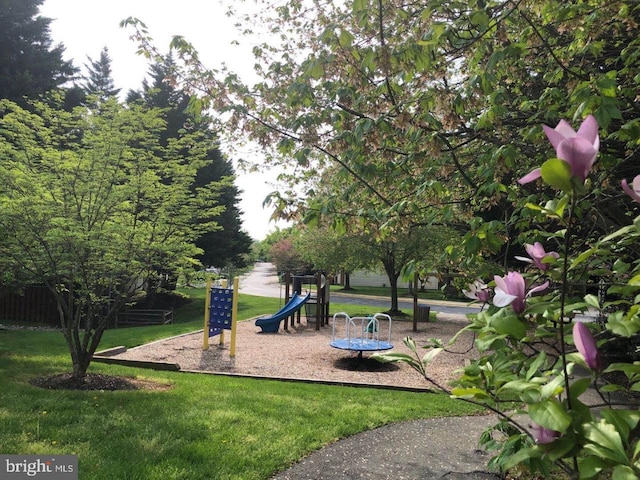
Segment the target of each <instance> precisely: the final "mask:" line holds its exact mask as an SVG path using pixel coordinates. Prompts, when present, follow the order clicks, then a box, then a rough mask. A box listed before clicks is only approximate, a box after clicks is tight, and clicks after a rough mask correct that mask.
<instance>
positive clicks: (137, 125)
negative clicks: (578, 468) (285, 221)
mask: <svg viewBox="0 0 640 480" xmlns="http://www.w3.org/2000/svg"><path fill="white" fill-rule="evenodd" d="M0 118H1V122H0V172H1V175H2V178H3V179H4V181H3V185H2V187H1V188H0V205H1V209H0V232H1V235H0V237H1V238H0V259H1V260H0V261H1V262H2V266H3V270H4V271H14V272H20V276H21V278H23V279H24V281H25V282H27V281H30V282H37V283H41V284H44V285H46V286H47V287H48V288H49V290H50V291H51V293H52V294H53V295H54V296H55V298H56V301H57V307H58V312H59V316H60V326H61V327H62V332H63V333H64V336H65V339H66V341H67V344H68V346H69V351H70V354H71V360H72V363H73V375H74V377H76V378H78V379H81V378H82V377H83V376H84V375H85V374H86V371H87V368H88V367H89V364H90V362H91V359H92V356H93V354H94V352H95V351H96V348H97V347H98V344H99V342H100V339H101V337H102V334H103V332H104V330H105V328H107V326H108V325H110V324H112V323H113V321H114V319H115V317H116V315H117V312H118V311H119V310H120V308H121V307H122V306H123V305H125V304H126V303H127V302H129V301H131V300H132V299H133V298H135V297H136V296H137V295H138V294H139V292H140V290H141V289H143V288H144V287H147V286H148V285H154V284H156V283H157V282H158V278H157V276H158V272H160V271H162V269H160V268H159V266H161V267H162V268H163V269H166V270H168V271H177V270H179V269H180V268H191V267H193V266H194V265H196V264H197V261H196V260H195V256H196V255H197V254H198V253H199V252H198V249H197V248H196V247H195V245H194V243H193V242H194V239H195V238H196V237H197V235H198V234H199V232H200V230H201V228H202V227H206V225H203V224H202V223H199V220H200V218H201V216H205V217H211V216H214V215H215V214H216V213H217V207H215V206H214V205H212V202H211V199H212V197H211V196H209V195H201V193H203V192H201V191H198V192H194V191H193V190H192V189H191V185H192V183H193V179H194V177H195V175H196V172H197V170H198V168H199V167H200V166H201V165H202V164H203V163H204V162H205V161H206V158H205V156H204V155H203V151H199V150H198V148H195V147H194V148H192V149H190V150H189V152H190V153H189V157H188V158H186V157H185V156H184V154H183V152H184V144H183V143H182V142H181V141H175V142H170V144H169V145H167V147H166V148H163V147H162V146H160V144H159V142H158V137H159V134H160V132H161V131H162V129H163V128H164V122H163V120H162V119H161V118H160V116H159V111H158V110H153V109H145V108H141V107H139V106H135V105H134V106H130V107H129V108H124V107H122V106H121V105H119V104H118V103H117V102H116V101H115V99H111V100H108V101H107V102H106V103H105V104H103V105H101V108H100V111H99V112H98V111H93V112H90V111H88V110H87V109H86V108H83V107H78V108H76V109H74V110H73V111H72V112H66V111H64V110H60V109H54V108H52V107H50V106H49V105H47V104H44V103H41V102H34V103H32V104H31V105H30V109H29V111H27V110H24V109H22V108H20V107H19V106H18V105H16V104H14V103H12V102H9V101H6V100H5V101H1V102H0ZM191 140H193V139H190V138H185V139H184V141H187V142H188V141H191ZM194 145H197V142H194ZM214 187H215V185H210V186H209V189H211V188H214ZM203 190H204V187H203ZM16 277H17V276H16Z"/></svg>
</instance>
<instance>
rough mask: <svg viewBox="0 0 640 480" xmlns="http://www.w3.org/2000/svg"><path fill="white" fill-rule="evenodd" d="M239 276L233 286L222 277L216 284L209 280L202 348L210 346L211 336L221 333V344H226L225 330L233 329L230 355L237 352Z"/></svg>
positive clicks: (232, 355)
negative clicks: (230, 286) (229, 286)
mask: <svg viewBox="0 0 640 480" xmlns="http://www.w3.org/2000/svg"><path fill="white" fill-rule="evenodd" d="M238 284H239V279H238V277H236V278H234V279H233V288H228V281H227V280H226V279H222V280H220V281H218V283H217V284H216V285H213V282H212V281H211V280H208V281H207V289H206V294H205V307H204V329H203V340H202V349H203V350H207V349H208V348H209V338H210V337H215V336H216V335H220V345H224V331H225V330H231V343H230V345H229V355H230V356H231V357H234V356H235V354H236V326H237V323H238V318H237V317H238Z"/></svg>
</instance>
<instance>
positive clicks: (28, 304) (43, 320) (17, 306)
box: [0, 286, 60, 325]
mask: <svg viewBox="0 0 640 480" xmlns="http://www.w3.org/2000/svg"><path fill="white" fill-rule="evenodd" d="M0 319H5V320H12V321H19V322H32V323H40V324H47V325H58V324H59V323H60V317H59V316H58V308H57V306H56V300H55V298H54V297H53V295H52V294H51V292H50V291H49V290H48V289H47V288H46V287H41V286H31V287H26V288H25V289H24V290H23V291H22V293H20V294H17V293H8V292H0Z"/></svg>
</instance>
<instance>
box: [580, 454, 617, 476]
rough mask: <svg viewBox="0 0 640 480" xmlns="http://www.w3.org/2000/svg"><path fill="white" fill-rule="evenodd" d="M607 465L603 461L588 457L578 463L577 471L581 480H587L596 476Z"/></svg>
mask: <svg viewBox="0 0 640 480" xmlns="http://www.w3.org/2000/svg"><path fill="white" fill-rule="evenodd" d="M608 466H609V465H608V464H607V462H605V461H604V460H603V459H601V458H598V457H594V456H588V457H585V458H583V459H581V460H579V461H578V471H579V472H580V478H581V479H589V478H593V477H595V476H596V475H598V474H599V473H600V472H601V471H602V470H604V469H605V468H607V467H608Z"/></svg>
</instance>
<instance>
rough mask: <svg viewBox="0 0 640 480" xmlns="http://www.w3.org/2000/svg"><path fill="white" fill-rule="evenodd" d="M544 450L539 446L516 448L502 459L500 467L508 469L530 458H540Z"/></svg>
mask: <svg viewBox="0 0 640 480" xmlns="http://www.w3.org/2000/svg"><path fill="white" fill-rule="evenodd" d="M544 453H545V452H544V450H543V449H542V448H540V447H530V448H523V449H521V450H517V451H516V452H514V453H513V454H512V455H509V457H508V458H507V459H506V460H505V461H504V464H503V465H502V468H503V469H504V470H509V469H511V468H513V467H515V466H516V465H519V464H520V463H522V462H525V461H527V460H529V459H531V458H541V457H542V456H543V455H544Z"/></svg>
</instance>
